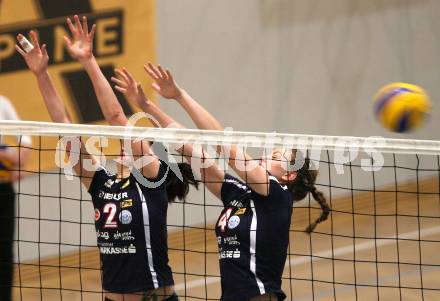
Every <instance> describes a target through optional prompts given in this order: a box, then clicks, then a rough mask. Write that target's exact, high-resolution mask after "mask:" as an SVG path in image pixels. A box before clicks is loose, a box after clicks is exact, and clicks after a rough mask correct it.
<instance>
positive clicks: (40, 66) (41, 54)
mask: <svg viewBox="0 0 440 301" xmlns="http://www.w3.org/2000/svg"><path fill="white" fill-rule="evenodd" d="M29 35H30V37H31V41H32V45H33V46H34V48H33V49H32V50H31V51H29V52H26V51H25V50H24V49H22V48H21V47H20V46H18V45H17V44H16V45H15V49H16V50H17V52H18V53H20V55H21V56H22V57H23V58H24V60H25V61H26V64H27V66H28V67H29V69H30V70H31V71H32V72H33V73H34V74H36V75H38V74H41V73H43V72H45V71H46V70H47V65H48V62H49V56H48V55H47V50H46V44H43V45H42V46H41V47H40V43H39V42H38V37H37V33H36V32H35V31H33V30H31V32H30V33H29ZM23 38H24V36H23V35H22V34H19V35H17V41H20V40H22V39H23Z"/></svg>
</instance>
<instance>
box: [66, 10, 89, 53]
mask: <svg viewBox="0 0 440 301" xmlns="http://www.w3.org/2000/svg"><path fill="white" fill-rule="evenodd" d="M73 19H74V22H75V24H73V23H72V21H71V20H70V18H67V26H69V30H70V33H71V34H72V37H67V36H64V42H65V43H66V48H67V51H68V52H69V54H70V56H71V57H72V58H74V59H76V60H79V61H83V60H87V59H90V58H91V57H92V56H93V37H94V35H95V29H96V25H95V24H93V26H92V29H91V30H90V32H89V27H88V25H87V17H86V16H83V17H82V24H81V21H80V20H79V17H78V16H77V15H75V16H74V17H73Z"/></svg>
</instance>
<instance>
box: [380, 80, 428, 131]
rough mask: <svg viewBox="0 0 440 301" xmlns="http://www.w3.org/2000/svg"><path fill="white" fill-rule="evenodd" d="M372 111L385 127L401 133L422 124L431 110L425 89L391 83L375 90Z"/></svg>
mask: <svg viewBox="0 0 440 301" xmlns="http://www.w3.org/2000/svg"><path fill="white" fill-rule="evenodd" d="M374 112H375V115H376V118H377V120H379V122H380V123H381V124H382V125H383V126H384V127H385V128H387V129H389V130H391V131H393V132H398V133H403V132H407V131H411V130H413V129H415V128H417V127H419V126H420V125H422V124H423V122H424V121H425V119H426V118H427V117H428V115H429V114H430V112H431V101H430V99H429V96H428V94H427V93H426V91H425V90H424V89H423V88H421V87H419V86H416V85H412V84H407V83H392V84H389V85H386V86H384V87H382V88H381V89H380V90H379V91H378V92H377V94H376V96H375V97H374Z"/></svg>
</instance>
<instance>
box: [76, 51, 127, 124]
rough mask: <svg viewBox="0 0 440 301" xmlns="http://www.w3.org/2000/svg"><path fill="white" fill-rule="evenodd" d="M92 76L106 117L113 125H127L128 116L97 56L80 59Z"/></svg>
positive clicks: (94, 87) (91, 78)
mask: <svg viewBox="0 0 440 301" xmlns="http://www.w3.org/2000/svg"><path fill="white" fill-rule="evenodd" d="M80 63H81V64H82V65H83V67H84V69H85V70H86V72H87V74H88V75H89V77H90V80H91V81H92V84H93V89H94V90H95V94H96V97H97V99H98V103H99V106H100V107H101V110H102V113H103V114H104V117H105V119H106V120H107V122H109V123H110V124H112V125H125V124H126V121H127V120H126V118H125V114H124V111H123V110H122V107H121V104H120V103H119V101H118V99H117V97H116V95H115V93H114V92H113V89H112V87H111V86H110V84H109V82H108V81H107V79H106V78H105V76H104V74H103V73H102V71H101V68H100V67H99V65H98V62H97V61H96V59H95V57H93V56H92V57H91V58H90V59H87V60H83V61H80Z"/></svg>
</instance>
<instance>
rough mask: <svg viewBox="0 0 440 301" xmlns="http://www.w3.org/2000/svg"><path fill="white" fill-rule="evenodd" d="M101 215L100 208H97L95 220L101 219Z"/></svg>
mask: <svg viewBox="0 0 440 301" xmlns="http://www.w3.org/2000/svg"><path fill="white" fill-rule="evenodd" d="M100 217H101V212H100V211H99V209H98V208H96V209H95V221H97V220H99V218H100Z"/></svg>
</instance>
